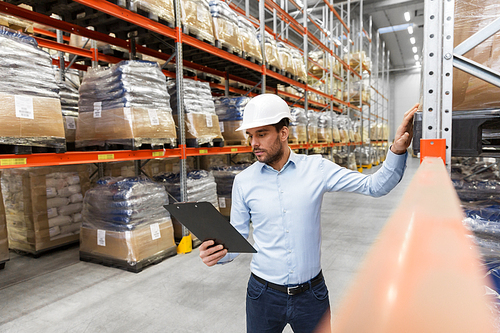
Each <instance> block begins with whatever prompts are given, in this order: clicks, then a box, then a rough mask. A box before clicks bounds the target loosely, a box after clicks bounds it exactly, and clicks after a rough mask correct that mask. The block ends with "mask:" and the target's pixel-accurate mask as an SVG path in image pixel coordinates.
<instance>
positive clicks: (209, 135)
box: [168, 79, 222, 146]
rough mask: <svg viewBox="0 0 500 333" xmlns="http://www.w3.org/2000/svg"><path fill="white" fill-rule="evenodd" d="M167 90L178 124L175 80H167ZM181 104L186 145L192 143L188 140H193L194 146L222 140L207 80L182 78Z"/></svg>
mask: <svg viewBox="0 0 500 333" xmlns="http://www.w3.org/2000/svg"><path fill="white" fill-rule="evenodd" d="M168 92H169V93H170V102H171V104H172V109H173V112H174V119H175V123H176V124H177V126H179V119H178V115H177V109H178V108H177V87H176V85H175V81H170V82H169V84H168ZM183 105H184V112H185V113H184V114H185V126H186V140H187V141H188V145H190V146H192V145H193V144H192V143H190V142H189V141H195V144H194V145H195V146H196V145H202V144H206V143H213V142H215V141H222V133H221V131H220V127H219V117H217V114H216V113H215V105H214V100H213V98H212V92H211V90H210V85H209V83H208V82H201V81H195V80H191V79H184V100H183Z"/></svg>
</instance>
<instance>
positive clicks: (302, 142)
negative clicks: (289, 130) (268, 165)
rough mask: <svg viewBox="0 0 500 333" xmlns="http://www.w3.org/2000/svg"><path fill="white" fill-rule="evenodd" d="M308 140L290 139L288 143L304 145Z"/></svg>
mask: <svg viewBox="0 0 500 333" xmlns="http://www.w3.org/2000/svg"><path fill="white" fill-rule="evenodd" d="M306 143H307V141H300V140H297V139H293V140H291V139H288V144H291V145H302V144H306Z"/></svg>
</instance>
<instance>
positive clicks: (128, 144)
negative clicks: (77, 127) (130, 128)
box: [76, 139, 177, 151]
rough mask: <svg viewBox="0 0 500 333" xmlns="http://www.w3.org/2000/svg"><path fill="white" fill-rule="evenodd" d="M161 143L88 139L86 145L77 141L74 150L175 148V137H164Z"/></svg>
mask: <svg viewBox="0 0 500 333" xmlns="http://www.w3.org/2000/svg"><path fill="white" fill-rule="evenodd" d="M141 141H142V140H141ZM165 141H170V142H164V143H161V141H160V140H158V141H157V140H156V139H155V142H154V143H141V144H139V142H137V140H135V139H123V140H109V141H103V142H102V144H101V143H100V144H95V141H89V144H88V145H85V143H81V142H80V143H79V145H78V147H76V150H78V151H108V150H145V149H173V148H176V146H177V145H176V144H175V143H173V142H175V139H165Z"/></svg>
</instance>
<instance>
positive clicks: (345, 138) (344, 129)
mask: <svg viewBox="0 0 500 333" xmlns="http://www.w3.org/2000/svg"><path fill="white" fill-rule="evenodd" d="M337 119H338V125H339V133H340V142H341V143H349V123H348V118H347V117H345V116H340V117H337Z"/></svg>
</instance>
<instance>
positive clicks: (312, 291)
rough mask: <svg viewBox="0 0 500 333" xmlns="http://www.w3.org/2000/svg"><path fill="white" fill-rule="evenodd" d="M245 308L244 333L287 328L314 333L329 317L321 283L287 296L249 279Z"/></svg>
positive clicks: (278, 331)
mask: <svg viewBox="0 0 500 333" xmlns="http://www.w3.org/2000/svg"><path fill="white" fill-rule="evenodd" d="M309 284H310V282H309ZM246 305H247V333H264V332H265V333H281V332H282V331H283V329H284V328H285V326H286V325H287V324H290V326H291V327H292V329H293V331H294V332H295V333H309V332H313V331H314V329H315V328H316V326H317V325H318V323H319V322H320V320H321V319H322V318H323V316H325V315H330V302H329V299H328V289H327V287H326V284H325V281H324V280H323V281H322V282H320V283H319V284H317V285H316V286H314V287H312V288H311V286H310V285H309V289H308V290H306V291H304V292H302V293H300V294H297V295H293V296H290V295H288V294H286V293H284V292H281V291H277V290H274V289H272V288H269V287H268V286H267V283H266V284H262V283H260V282H259V281H257V280H256V279H255V278H254V277H253V276H250V280H249V281H248V289H247V304H246Z"/></svg>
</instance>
